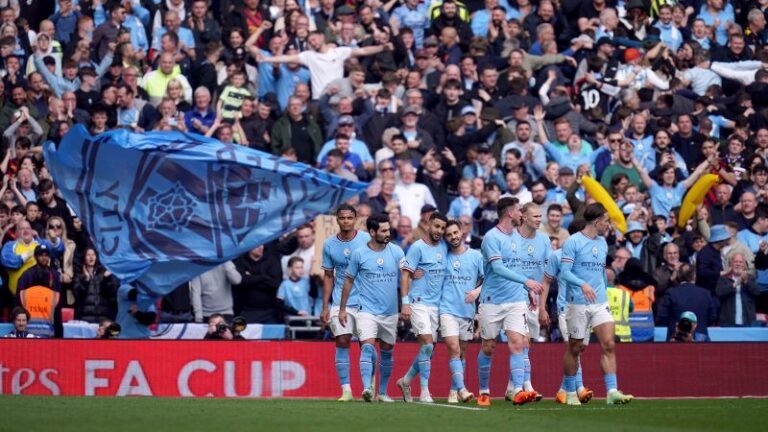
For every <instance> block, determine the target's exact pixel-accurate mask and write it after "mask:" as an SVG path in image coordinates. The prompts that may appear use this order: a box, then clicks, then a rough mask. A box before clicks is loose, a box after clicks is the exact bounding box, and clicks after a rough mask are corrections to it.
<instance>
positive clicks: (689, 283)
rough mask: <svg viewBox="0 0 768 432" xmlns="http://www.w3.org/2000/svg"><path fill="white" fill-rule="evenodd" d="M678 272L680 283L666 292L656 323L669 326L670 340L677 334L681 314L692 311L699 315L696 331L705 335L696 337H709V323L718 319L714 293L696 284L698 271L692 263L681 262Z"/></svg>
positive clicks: (668, 335) (668, 338) (668, 337)
mask: <svg viewBox="0 0 768 432" xmlns="http://www.w3.org/2000/svg"><path fill="white" fill-rule="evenodd" d="M677 273H678V280H679V281H680V284H679V285H677V286H675V287H672V288H670V289H669V290H668V291H667V292H666V294H664V297H663V298H662V299H661V305H660V306H659V308H658V314H657V315H656V324H658V325H662V326H666V327H667V338H666V340H670V339H671V338H672V337H673V336H674V335H675V324H676V323H677V321H678V319H679V318H680V315H681V314H682V313H683V312H686V311H690V312H693V313H694V314H696V317H698V322H697V324H696V333H699V334H701V335H703V336H704V338H696V339H697V340H700V339H707V338H709V333H708V331H707V328H708V325H709V324H710V323H714V322H715V320H716V319H717V315H716V312H715V303H714V301H713V298H712V295H711V294H710V293H709V292H708V291H707V290H706V289H704V288H702V287H700V286H698V285H697V284H696V271H695V269H694V268H693V266H692V265H690V264H681V265H680V268H679V270H678V271H677ZM657 301H658V300H657Z"/></svg>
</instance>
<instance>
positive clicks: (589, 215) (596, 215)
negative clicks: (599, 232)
mask: <svg viewBox="0 0 768 432" xmlns="http://www.w3.org/2000/svg"><path fill="white" fill-rule="evenodd" d="M606 212H607V210H605V206H603V205H602V204H600V203H592V204H589V205H587V208H586V209H584V220H585V221H587V222H594V221H596V220H597V219H600V218H601V217H602V216H603V215H604V214H605V213H606Z"/></svg>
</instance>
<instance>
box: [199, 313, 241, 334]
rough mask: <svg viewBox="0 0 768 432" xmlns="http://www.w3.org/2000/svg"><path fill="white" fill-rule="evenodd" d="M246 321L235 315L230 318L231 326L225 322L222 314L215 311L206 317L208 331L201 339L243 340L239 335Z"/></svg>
mask: <svg viewBox="0 0 768 432" xmlns="http://www.w3.org/2000/svg"><path fill="white" fill-rule="evenodd" d="M247 326H248V323H247V322H246V321H245V318H243V317H235V318H234V319H233V320H232V326H230V325H229V324H227V321H226V320H225V319H224V315H222V314H219V313H215V314H213V315H211V317H210V318H209V319H208V332H207V333H206V334H205V337H204V338H203V339H205V340H245V338H244V337H243V336H242V335H241V333H242V332H243V331H245V328H246V327H247Z"/></svg>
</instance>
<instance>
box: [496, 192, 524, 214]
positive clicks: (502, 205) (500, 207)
mask: <svg viewBox="0 0 768 432" xmlns="http://www.w3.org/2000/svg"><path fill="white" fill-rule="evenodd" d="M519 203H520V201H518V199H517V198H515V197H504V198H502V199H500V200H499V202H497V203H496V212H497V214H498V216H499V219H501V218H502V216H503V215H504V212H506V211H507V209H509V208H510V207H514V206H516V205H518V204H519Z"/></svg>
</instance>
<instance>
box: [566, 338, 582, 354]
mask: <svg viewBox="0 0 768 432" xmlns="http://www.w3.org/2000/svg"><path fill="white" fill-rule="evenodd" d="M583 347H584V345H582V344H581V342H580V341H579V342H574V343H569V344H568V352H570V353H571V355H573V356H574V357H576V356H578V355H579V354H581V351H582V350H583Z"/></svg>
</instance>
